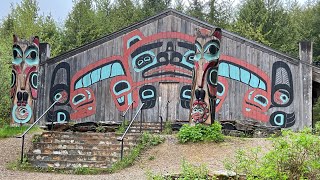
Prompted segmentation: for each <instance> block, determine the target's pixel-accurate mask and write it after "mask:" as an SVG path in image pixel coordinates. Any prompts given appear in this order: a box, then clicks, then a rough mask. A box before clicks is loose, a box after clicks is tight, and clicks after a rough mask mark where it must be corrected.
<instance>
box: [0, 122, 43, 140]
mask: <svg viewBox="0 0 320 180" xmlns="http://www.w3.org/2000/svg"><path fill="white" fill-rule="evenodd" d="M28 128H29V126H19V127H11V126H8V125H7V126H4V127H3V128H0V138H8V137H15V136H18V135H20V134H22V133H23V132H24V131H25V130H27V129H28ZM30 131H31V132H36V131H40V128H39V127H38V126H34V127H33V128H32V129H31V130H30Z"/></svg>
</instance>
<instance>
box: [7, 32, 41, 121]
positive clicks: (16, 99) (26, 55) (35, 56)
mask: <svg viewBox="0 0 320 180" xmlns="http://www.w3.org/2000/svg"><path fill="white" fill-rule="evenodd" d="M12 52H13V60H12V73H11V91H10V94H11V99H12V111H11V113H12V123H13V124H14V123H18V124H23V123H32V122H33V119H34V113H33V103H34V102H33V101H34V100H35V99H36V98H37V87H38V66H39V38H38V37H37V36H36V37H32V38H31V40H30V41H27V40H23V39H21V40H20V39H19V38H18V36H16V35H13V47H12Z"/></svg>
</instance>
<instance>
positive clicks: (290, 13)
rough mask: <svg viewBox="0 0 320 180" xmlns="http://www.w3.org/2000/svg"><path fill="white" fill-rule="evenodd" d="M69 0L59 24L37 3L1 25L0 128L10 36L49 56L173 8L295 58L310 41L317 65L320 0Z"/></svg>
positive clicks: (28, 0) (6, 101)
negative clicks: (42, 46)
mask: <svg viewBox="0 0 320 180" xmlns="http://www.w3.org/2000/svg"><path fill="white" fill-rule="evenodd" d="M234 4H235V0H206V1H203V0H202V1H201V0H189V2H188V3H186V2H185V0H116V1H111V0H73V7H72V10H71V11H70V13H69V14H68V16H67V18H66V20H65V21H64V22H63V24H58V23H57V22H56V21H55V20H54V19H53V18H52V16H51V15H45V14H40V13H39V12H40V8H39V4H38V1H37V0H22V1H21V3H17V4H12V5H11V10H10V13H9V14H8V15H7V16H6V17H5V18H3V19H2V20H1V21H0V83H1V86H0V94H1V96H0V127H2V126H4V125H7V124H8V123H9V120H10V111H11V110H10V109H11V99H10V95H9V94H10V93H9V91H10V86H11V61H12V35H13V34H17V35H18V36H19V37H20V38H24V39H29V38H30V37H31V36H35V35H37V36H39V37H40V41H41V42H47V43H49V44H50V45H51V57H54V56H57V55H59V54H61V53H63V52H65V51H68V50H71V49H73V48H76V47H78V46H81V45H83V44H86V43H88V42H91V41H93V40H95V39H97V38H99V37H102V36H105V35H108V34H110V33H113V32H115V31H117V30H119V29H122V28H124V27H127V26H129V25H131V24H134V23H136V22H139V21H141V20H143V19H146V18H148V17H150V16H153V15H155V14H157V13H159V12H161V11H163V10H165V9H167V8H173V9H176V10H178V11H181V12H183V13H186V14H188V15H190V16H193V17H195V18H197V19H200V20H202V21H205V22H208V23H210V24H212V25H215V26H218V27H221V28H223V29H226V30H228V31H231V32H233V33H236V34H238V35H240V36H243V37H245V38H248V39H251V40H253V41H256V42H259V43H262V44H264V45H266V46H269V47H271V48H273V49H276V50H278V51H280V52H283V53H286V54H288V55H289V56H292V57H295V58H298V42H299V41H302V40H308V41H312V42H313V43H314V44H313V61H314V62H316V61H319V62H320V0H315V1H306V2H305V3H304V4H299V2H298V1H297V0H242V1H241V2H240V3H239V4H238V5H234Z"/></svg>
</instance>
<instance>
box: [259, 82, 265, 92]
mask: <svg viewBox="0 0 320 180" xmlns="http://www.w3.org/2000/svg"><path fill="white" fill-rule="evenodd" d="M259 88H260V89H263V90H267V88H266V84H265V83H264V82H263V81H261V80H260V84H259Z"/></svg>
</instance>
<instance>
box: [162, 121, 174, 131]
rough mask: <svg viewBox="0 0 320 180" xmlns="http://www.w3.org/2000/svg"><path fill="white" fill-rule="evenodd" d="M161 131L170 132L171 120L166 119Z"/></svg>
mask: <svg viewBox="0 0 320 180" xmlns="http://www.w3.org/2000/svg"><path fill="white" fill-rule="evenodd" d="M163 133H164V134H172V125H171V121H166V122H165V124H164V130H163Z"/></svg>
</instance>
